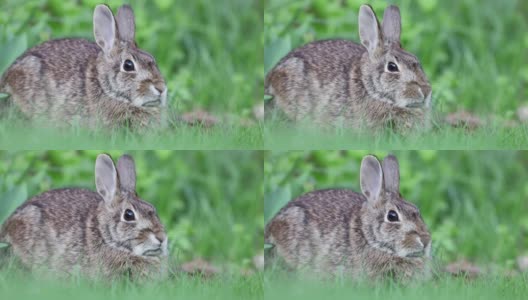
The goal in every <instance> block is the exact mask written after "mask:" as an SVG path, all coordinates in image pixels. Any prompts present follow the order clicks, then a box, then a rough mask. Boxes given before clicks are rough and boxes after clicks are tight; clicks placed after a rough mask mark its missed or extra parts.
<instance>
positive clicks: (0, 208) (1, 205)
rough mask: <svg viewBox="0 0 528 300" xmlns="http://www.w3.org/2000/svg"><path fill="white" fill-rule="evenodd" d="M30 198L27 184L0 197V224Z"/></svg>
mask: <svg viewBox="0 0 528 300" xmlns="http://www.w3.org/2000/svg"><path fill="white" fill-rule="evenodd" d="M27 197H28V192H27V186H26V184H25V183H23V184H21V185H18V186H15V187H13V188H11V189H10V190H8V191H7V192H5V193H4V194H3V195H0V223H3V222H4V220H5V219H7V217H8V216H9V215H10V214H11V213H12V212H13V211H15V209H16V208H17V207H18V206H20V204H22V203H23V202H24V201H26V199H27Z"/></svg>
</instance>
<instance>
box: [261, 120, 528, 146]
mask: <svg viewBox="0 0 528 300" xmlns="http://www.w3.org/2000/svg"><path fill="white" fill-rule="evenodd" d="M263 131H264V145H265V148H266V149H274V150H287V149H296V150H308V149H328V150H332V149H334V150H337V149H358V150H359V149H380V150H381V149H393V150H403V149H416V150H420V149H436V150H490V149H525V148H527V147H528V125H520V126H518V127H513V128H504V127H499V126H491V125H490V126H484V127H481V128H477V129H475V130H469V129H466V128H452V127H449V126H447V125H446V126H441V127H437V128H435V129H433V130H431V131H428V132H411V133H407V134H400V133H395V132H393V131H392V130H385V131H382V132H377V133H365V132H354V131H353V130H350V129H348V130H347V129H327V130H326V131H325V130H324V129H308V128H302V127H292V126H290V127H286V126H281V125H277V124H266V125H265V126H264V129H263Z"/></svg>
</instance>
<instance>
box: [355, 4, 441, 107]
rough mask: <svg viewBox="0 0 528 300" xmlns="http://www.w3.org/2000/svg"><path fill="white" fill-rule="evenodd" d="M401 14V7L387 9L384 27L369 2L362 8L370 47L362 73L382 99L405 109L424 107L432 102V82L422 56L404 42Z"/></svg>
mask: <svg viewBox="0 0 528 300" xmlns="http://www.w3.org/2000/svg"><path fill="white" fill-rule="evenodd" d="M400 33H401V17H400V10H399V9H398V7H397V6H394V5H390V6H388V7H387V9H385V13H384V15H383V22H382V24H381V26H380V24H379V22H378V19H377V17H376V14H375V13H374V11H373V10H372V8H371V7H370V6H369V5H362V6H361V8H360V10H359V36H360V39H361V43H362V44H363V46H365V48H366V49H367V54H366V55H365V56H364V57H363V61H362V66H361V69H362V74H363V76H364V77H366V78H365V80H364V83H365V85H366V88H367V91H368V92H369V93H372V94H373V95H374V96H375V97H374V98H376V99H379V100H380V101H384V102H388V103H392V104H393V105H395V106H397V107H401V108H409V109H424V108H429V107H430V105H431V85H430V84H429V81H428V79H427V76H426V75H425V73H424V71H423V69H422V66H421V64H420V61H419V60H418V58H417V57H416V56H415V55H413V54H411V53H409V52H407V51H405V50H403V49H402V48H401V44H400Z"/></svg>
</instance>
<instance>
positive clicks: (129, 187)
mask: <svg viewBox="0 0 528 300" xmlns="http://www.w3.org/2000/svg"><path fill="white" fill-rule="evenodd" d="M117 173H118V174H119V183H120V187H121V189H122V190H123V191H129V192H135V191H136V166H135V164H134V159H132V157H131V156H130V155H123V156H121V157H120V158H119V160H118V161H117Z"/></svg>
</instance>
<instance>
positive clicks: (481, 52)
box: [264, 0, 528, 119]
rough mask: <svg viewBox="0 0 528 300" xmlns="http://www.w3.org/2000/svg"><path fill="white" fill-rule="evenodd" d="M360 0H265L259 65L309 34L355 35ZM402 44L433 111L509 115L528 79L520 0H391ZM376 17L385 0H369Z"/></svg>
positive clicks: (525, 21) (526, 31) (527, 34)
mask: <svg viewBox="0 0 528 300" xmlns="http://www.w3.org/2000/svg"><path fill="white" fill-rule="evenodd" d="M364 2H365V1H364V0H345V1H338V0H334V1H325V0H300V1H284V0H266V1H265V10H264V43H265V48H264V52H265V54H264V57H265V58H269V59H268V60H266V64H265V66H264V67H265V70H269V69H270V68H271V67H272V66H273V64H274V63H275V62H276V61H277V60H278V59H280V58H281V57H282V56H283V55H285V54H286V53H287V52H288V51H290V50H291V48H295V47H298V46H300V45H303V44H305V43H308V42H311V41H313V40H320V39H326V38H345V39H349V40H353V41H359V38H358V26H357V13H358V10H359V6H360V5H361V4H363V3H364ZM390 2H391V3H393V4H396V5H398V6H399V7H400V10H401V15H402V45H403V46H404V47H405V48H406V49H407V50H408V51H410V52H412V53H414V54H416V55H417V56H418V57H419V58H420V61H421V62H422V65H423V67H424V70H425V72H426V74H428V76H429V79H430V81H431V84H432V86H433V101H434V105H435V106H436V110H437V111H441V112H444V113H445V112H452V111H457V110H460V109H466V110H471V111H476V112H478V113H480V114H484V115H488V114H494V115H496V116H497V117H498V118H504V119H509V118H512V117H513V115H514V113H515V111H516V110H517V108H518V106H519V103H520V102H526V101H527V99H526V91H525V89H524V88H523V87H525V86H526V84H527V82H528V56H526V51H525V49H526V48H527V47H528V18H527V14H526V13H525V12H526V11H528V4H527V2H526V1H519V0H507V1H494V0H485V1H476V0H462V1H457V0H450V1H437V0H419V1H412V0H396V1H390ZM369 4H370V5H372V7H373V8H374V10H375V12H376V13H377V15H378V17H379V18H381V17H382V16H383V10H384V9H385V7H386V6H387V4H388V3H387V1H380V0H376V1H369Z"/></svg>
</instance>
